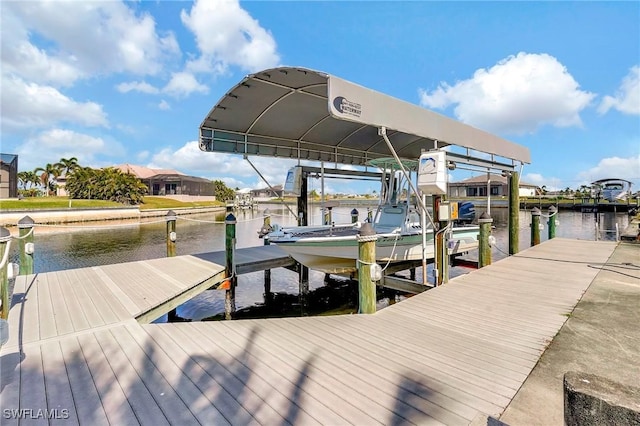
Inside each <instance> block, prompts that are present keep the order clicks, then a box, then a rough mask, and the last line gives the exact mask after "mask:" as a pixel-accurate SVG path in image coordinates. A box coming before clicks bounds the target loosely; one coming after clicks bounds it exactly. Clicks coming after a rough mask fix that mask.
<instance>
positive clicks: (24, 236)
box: [18, 216, 35, 275]
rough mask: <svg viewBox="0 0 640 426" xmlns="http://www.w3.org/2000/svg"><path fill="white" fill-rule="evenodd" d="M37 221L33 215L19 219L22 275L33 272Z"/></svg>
mask: <svg viewBox="0 0 640 426" xmlns="http://www.w3.org/2000/svg"><path fill="white" fill-rule="evenodd" d="M34 226H35V222H34V221H33V219H31V217H29V216H25V217H23V218H22V219H20V220H19V221H18V230H19V231H18V232H19V233H20V240H19V241H20V243H19V244H20V250H19V251H20V275H31V274H33V253H34V245H33V227H34Z"/></svg>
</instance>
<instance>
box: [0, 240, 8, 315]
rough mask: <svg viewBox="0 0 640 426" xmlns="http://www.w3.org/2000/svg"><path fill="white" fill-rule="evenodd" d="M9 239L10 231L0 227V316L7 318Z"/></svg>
mask: <svg viewBox="0 0 640 426" xmlns="http://www.w3.org/2000/svg"><path fill="white" fill-rule="evenodd" d="M9 241H11V233H10V232H9V230H8V229H7V228H0V293H1V294H0V300H2V308H1V310H0V318H2V319H5V320H6V319H7V318H8V317H9V308H10V306H9V276H8V274H7V268H8V267H9Z"/></svg>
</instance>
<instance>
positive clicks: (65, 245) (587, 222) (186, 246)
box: [12, 205, 628, 319]
mask: <svg viewBox="0 0 640 426" xmlns="http://www.w3.org/2000/svg"><path fill="white" fill-rule="evenodd" d="M265 208H269V210H270V212H271V214H272V219H271V220H272V223H279V224H281V225H294V224H295V218H294V217H293V216H292V215H291V214H290V213H289V211H288V210H287V209H286V208H284V207H282V206H279V205H267V206H261V208H260V209H258V210H253V211H252V210H244V211H240V212H238V213H237V220H238V223H237V228H236V236H237V241H238V247H239V248H241V247H252V246H257V245H262V244H263V240H261V239H259V238H258V230H259V229H260V227H261V226H262V221H263V214H264V209H265ZM352 208H353V207H338V208H334V209H333V220H334V221H335V222H336V223H347V222H350V221H351V215H350V212H351V209H352ZM358 209H359V210H360V219H361V220H363V219H365V218H366V207H358ZM310 211H311V214H310V223H311V224H319V223H321V210H320V208H319V207H317V206H314V207H311V210H310ZM545 213H546V212H543V214H545ZM491 215H492V217H493V218H494V226H495V229H494V231H493V235H494V236H495V237H496V239H497V243H496V244H495V246H494V247H493V259H494V260H498V259H501V258H504V257H505V256H506V252H507V250H508V211H507V209H499V208H494V209H492V211H491ZM224 217H225V213H224V212H220V213H217V214H213V213H205V214H197V215H189V216H184V217H182V218H179V219H178V223H177V230H176V231H177V235H178V239H177V254H178V255H185V254H196V253H204V252H210V251H218V250H224V238H225V225H224ZM519 218H520V233H519V236H520V249H521V250H523V249H525V248H527V247H529V245H530V228H529V223H530V222H531V213H530V211H520V214H519ZM596 219H597V221H598V223H599V226H600V229H607V230H614V229H615V225H616V224H618V226H619V227H620V229H621V230H622V229H624V228H625V227H626V226H627V225H628V216H627V214H626V213H600V214H598V215H595V214H593V213H589V214H586V213H585V214H582V213H579V212H572V211H561V212H559V213H558V215H557V218H556V220H558V222H559V224H558V226H557V231H556V236H557V237H565V238H577V239H586V240H594V239H595V230H596V223H597V221H596ZM547 220H548V219H547V218H545V217H543V218H542V219H541V221H540V222H541V223H542V224H543V226H544V229H543V230H541V231H540V235H541V240H542V241H545V240H547V232H548V231H547V230H548V228H547ZM211 222H215V223H211ZM110 224H111V225H113V222H111V223H110ZM117 225H118V226H116V227H102V228H94V227H93V226H95V225H93V224H92V225H91V227H89V225H86V226H84V228H83V227H59V228H55V227H52V228H40V227H38V228H36V236H35V244H36V254H35V258H34V269H35V271H36V272H48V271H56V270H63V269H71V268H80V267H89V266H96V265H105V264H113V263H122V262H131V261H136V260H145V259H152V258H161V257H164V256H165V255H166V240H165V232H166V231H165V229H166V228H165V226H166V225H165V222H164V220H163V218H158V219H157V220H153V221H152V223H142V224H137V223H135V224H126V223H118V224H117ZM51 230H54V231H56V232H49V231H51ZM45 231H48V232H45ZM600 238H601V239H607V240H613V239H615V233H614V232H606V233H602V236H601V237H600ZM12 258H13V261H14V262H17V261H18V253H17V244H12ZM467 271H468V270H466V269H462V268H454V269H453V270H452V271H451V276H456V275H457V274H460V273H465V272H467ZM416 276H417V277H418V279H420V277H421V276H422V274H421V271H420V270H419V269H418V271H417V274H416ZM428 276H429V277H431V276H432V273H431V267H429V271H428ZM323 279H324V274H321V273H317V272H314V271H311V273H310V288H311V289H315V288H318V287H320V286H322V285H323ZM238 286H239V287H238V291H237V292H236V297H237V300H236V305H237V307H238V308H242V307H246V306H250V305H253V304H255V303H257V302H261V301H262V298H263V273H262V272H256V273H253V274H246V275H242V276H240V277H239V279H238ZM271 286H272V291H273V292H287V293H292V294H297V292H298V276H297V274H296V273H294V272H292V271H289V270H285V269H276V270H274V271H272V284H271ZM223 299H224V292H222V291H207V292H205V293H203V294H202V295H200V296H198V297H196V298H195V299H193V300H191V301H190V302H188V303H185V304H184V305H182V306H181V307H180V308H179V309H178V314H179V315H180V316H183V317H185V318H192V319H201V318H204V317H206V316H210V315H212V314H215V313H218V312H221V311H223V310H224V302H223Z"/></svg>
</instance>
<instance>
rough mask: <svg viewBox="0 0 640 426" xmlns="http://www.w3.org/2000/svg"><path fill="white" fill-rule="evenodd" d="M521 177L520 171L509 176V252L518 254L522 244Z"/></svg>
mask: <svg viewBox="0 0 640 426" xmlns="http://www.w3.org/2000/svg"><path fill="white" fill-rule="evenodd" d="M519 185H520V179H519V176H518V172H515V171H514V172H511V175H510V176H509V254H510V255H512V254H516V253H518V251H519V245H520V236H519V228H520V216H519V214H520V194H519Z"/></svg>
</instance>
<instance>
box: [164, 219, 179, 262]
mask: <svg viewBox="0 0 640 426" xmlns="http://www.w3.org/2000/svg"><path fill="white" fill-rule="evenodd" d="M164 218H165V220H166V221H167V257H174V256H175V255H176V238H177V236H176V219H177V216H176V212H174V211H173V210H169V211H168V212H167V215H166V216H165V217H164Z"/></svg>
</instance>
